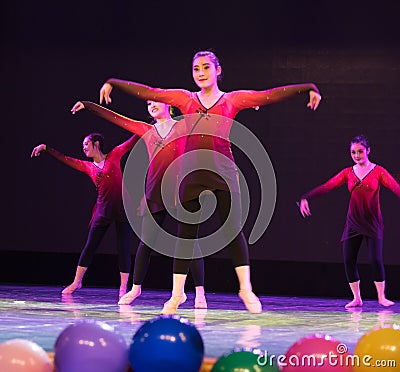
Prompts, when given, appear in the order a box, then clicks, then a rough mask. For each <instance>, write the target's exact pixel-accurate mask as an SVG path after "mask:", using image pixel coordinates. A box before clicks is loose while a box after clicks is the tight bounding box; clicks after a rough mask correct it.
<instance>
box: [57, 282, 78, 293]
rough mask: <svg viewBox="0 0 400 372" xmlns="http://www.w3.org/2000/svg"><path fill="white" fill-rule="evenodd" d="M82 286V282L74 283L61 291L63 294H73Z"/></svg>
mask: <svg viewBox="0 0 400 372" xmlns="http://www.w3.org/2000/svg"><path fill="white" fill-rule="evenodd" d="M81 288H82V283H72V284H70V285H69V286H68V287H66V288H64V289H63V291H62V292H61V293H62V294H72V293H74V292H75V291H76V290H78V289H81Z"/></svg>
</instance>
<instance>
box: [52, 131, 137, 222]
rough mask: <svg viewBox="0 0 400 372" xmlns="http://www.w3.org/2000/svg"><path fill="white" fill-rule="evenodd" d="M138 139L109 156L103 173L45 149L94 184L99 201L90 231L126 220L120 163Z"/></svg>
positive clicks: (94, 166)
mask: <svg viewBox="0 0 400 372" xmlns="http://www.w3.org/2000/svg"><path fill="white" fill-rule="evenodd" d="M139 139H140V137H139V136H136V135H135V136H132V137H131V138H129V139H128V140H127V141H125V142H124V143H122V144H120V145H119V146H116V147H114V148H113V149H112V150H111V151H110V152H109V153H108V154H107V155H106V158H105V163H104V167H103V168H102V169H101V168H99V167H97V166H96V165H95V164H94V163H93V162H91V161H87V160H80V159H76V158H72V157H70V156H66V155H64V154H62V153H60V152H59V151H57V150H55V149H53V148H51V147H49V146H46V152H47V153H49V154H50V155H51V156H53V157H54V158H56V159H57V160H59V161H61V162H62V163H64V164H66V165H68V166H69V167H71V168H74V169H76V170H78V171H80V172H83V173H86V174H87V175H88V176H89V177H90V179H91V180H92V181H93V183H94V184H95V186H96V190H97V200H96V204H95V206H94V208H93V214H92V218H91V222H90V226H91V227H97V226H102V225H104V224H108V223H110V221H126V220H127V217H126V215H125V211H124V206H123V201H122V193H123V192H126V190H125V189H124V188H123V182H122V172H121V164H120V162H121V158H122V157H123V156H124V155H125V154H126V153H127V152H128V151H130V150H131V149H132V148H133V146H134V145H135V144H136V142H137V141H138V140H139Z"/></svg>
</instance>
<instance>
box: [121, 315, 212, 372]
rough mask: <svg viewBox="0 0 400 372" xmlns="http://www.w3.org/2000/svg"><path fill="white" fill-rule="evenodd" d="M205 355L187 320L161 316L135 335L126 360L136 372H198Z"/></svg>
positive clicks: (144, 325)
mask: <svg viewBox="0 0 400 372" xmlns="http://www.w3.org/2000/svg"><path fill="white" fill-rule="evenodd" d="M203 356H204V344H203V339H202V338H201V335H200V333H199V331H198V330H197V329H196V327H195V326H194V325H192V324H191V323H190V322H189V321H188V320H186V319H184V318H181V317H179V316H176V315H161V316H159V317H157V318H154V319H151V320H149V321H147V322H146V323H144V324H143V325H142V326H141V327H140V328H139V329H138V330H137V331H136V333H135V334H134V336H133V338H132V342H131V346H130V350H129V361H130V364H131V367H132V369H133V370H134V371H135V372H149V371H154V372H156V371H162V372H176V371H179V372H198V370H199V369H200V366H201V363H202V361H203Z"/></svg>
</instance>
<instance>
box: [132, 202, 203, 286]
mask: <svg viewBox="0 0 400 372" xmlns="http://www.w3.org/2000/svg"><path fill="white" fill-rule="evenodd" d="M166 216H167V211H166V210H162V211H160V212H157V213H153V214H152V216H144V217H143V221H142V237H143V240H145V241H146V242H150V243H151V244H150V245H153V244H155V242H156V239H157V234H156V232H154V229H153V224H152V223H149V222H150V221H151V219H152V218H153V219H154V220H155V221H156V222H157V224H158V225H159V226H162V224H163V222H164V220H165V217H166ZM152 252H153V250H152V249H151V248H150V247H149V246H148V245H146V244H145V243H143V241H140V243H139V246H138V248H137V252H136V256H135V265H134V272H133V284H136V285H141V284H143V281H144V278H145V276H146V274H147V271H148V269H149V265H150V256H151V254H152ZM190 270H191V272H192V277H193V283H194V286H195V287H199V286H204V259H203V258H198V259H195V260H193V261H192V263H191V265H190Z"/></svg>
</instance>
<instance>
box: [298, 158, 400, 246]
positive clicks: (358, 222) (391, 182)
mask: <svg viewBox="0 0 400 372" xmlns="http://www.w3.org/2000/svg"><path fill="white" fill-rule="evenodd" d="M345 183H347V188H348V190H349V192H350V203H349V208H348V211H347V217H346V224H345V227H344V231H343V234H342V239H341V241H344V240H347V239H350V238H353V237H355V236H357V235H366V236H369V237H372V238H378V239H383V227H384V225H383V219H382V213H381V208H380V201H379V191H380V187H381V185H383V186H385V187H386V188H388V189H389V190H391V191H392V192H393V193H394V194H395V195H396V196H397V197H399V198H400V185H399V184H398V183H397V182H396V180H395V179H394V178H393V177H392V176H391V174H390V173H389V172H388V171H387V170H386V169H385V168H383V167H381V166H379V165H376V166H375V167H374V168H373V169H372V170H371V171H370V172H369V173H368V174H367V175H366V176H365V177H364V178H363V179H359V178H358V177H357V176H356V174H355V173H354V170H353V167H348V168H345V169H343V170H342V171H341V172H339V173H338V174H336V175H335V176H334V177H332V178H331V179H329V180H328V181H327V182H325V183H324V184H323V185H320V186H317V187H316V188H314V189H313V190H311V191H309V192H307V193H305V194H304V195H302V199H307V200H309V199H312V198H315V197H317V196H319V195H323V194H326V193H328V192H329V191H332V190H333V189H335V188H337V187H340V186H342V185H344V184H345Z"/></svg>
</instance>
